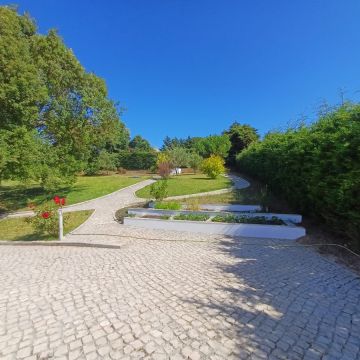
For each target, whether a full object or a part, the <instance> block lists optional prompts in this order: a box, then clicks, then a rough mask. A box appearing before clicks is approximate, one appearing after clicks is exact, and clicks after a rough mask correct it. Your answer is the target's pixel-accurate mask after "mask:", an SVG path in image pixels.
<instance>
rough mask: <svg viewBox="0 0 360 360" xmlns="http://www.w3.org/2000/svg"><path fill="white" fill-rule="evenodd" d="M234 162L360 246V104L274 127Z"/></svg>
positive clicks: (345, 106) (296, 206)
mask: <svg viewBox="0 0 360 360" xmlns="http://www.w3.org/2000/svg"><path fill="white" fill-rule="evenodd" d="M237 166H238V168H239V169H240V170H241V171H244V172H247V173H249V174H251V175H253V176H255V177H257V178H259V179H260V180H262V181H263V182H264V183H266V184H268V185H269V187H270V188H271V189H272V190H274V191H275V192H277V193H279V194H281V195H282V196H283V197H284V198H286V199H287V200H288V201H289V203H290V204H291V205H292V206H293V207H294V208H295V209H297V210H298V211H300V212H302V213H304V214H308V215H311V216H313V217H317V218H319V219H321V220H322V221H323V222H325V223H326V224H328V225H329V226H330V228H331V229H332V230H334V231H337V232H340V233H342V234H344V235H346V236H347V237H348V238H349V239H350V240H352V245H354V246H355V247H356V248H358V249H360V105H359V104H350V103H349V104H345V105H343V106H341V107H339V108H337V109H335V110H332V111H331V112H329V113H328V114H326V115H324V116H322V117H320V118H319V119H318V121H317V122H315V123H313V124H312V125H310V126H302V127H300V128H297V129H289V130H287V131H285V132H274V133H270V134H268V135H267V136H265V138H264V140H263V141H261V142H258V143H254V144H252V145H250V147H249V148H248V149H246V150H244V151H243V152H241V153H240V154H238V155H237Z"/></svg>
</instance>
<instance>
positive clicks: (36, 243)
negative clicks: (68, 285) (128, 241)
mask: <svg viewBox="0 0 360 360" xmlns="http://www.w3.org/2000/svg"><path fill="white" fill-rule="evenodd" d="M0 246H48V247H51V246H54V247H59V246H64V247H89V248H99V249H121V248H122V247H123V246H119V245H107V244H96V243H85V242H84V243H83V242H70V241H69V242H66V241H64V242H60V241H51V240H49V241H36V240H35V241H2V240H1V241H0Z"/></svg>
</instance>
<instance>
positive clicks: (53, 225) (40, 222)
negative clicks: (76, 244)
mask: <svg viewBox="0 0 360 360" xmlns="http://www.w3.org/2000/svg"><path fill="white" fill-rule="evenodd" d="M63 205H65V199H64V198H62V199H60V198H59V197H58V196H55V198H54V202H47V203H44V204H42V205H40V206H39V207H35V205H33V204H32V205H29V207H30V208H31V209H32V210H33V211H34V212H35V216H31V217H28V218H27V219H26V221H27V222H28V223H30V224H31V225H32V226H33V227H34V229H35V231H36V232H37V233H39V234H44V233H46V234H49V235H51V236H54V237H57V236H58V235H59V213H58V209H59V207H62V206H63ZM63 224H64V225H65V219H64V218H63Z"/></svg>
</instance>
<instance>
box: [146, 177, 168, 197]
mask: <svg viewBox="0 0 360 360" xmlns="http://www.w3.org/2000/svg"><path fill="white" fill-rule="evenodd" d="M167 189H168V183H167V180H159V181H157V182H155V183H153V184H151V186H150V195H151V196H152V197H154V198H155V200H163V199H165V198H166V197H167Z"/></svg>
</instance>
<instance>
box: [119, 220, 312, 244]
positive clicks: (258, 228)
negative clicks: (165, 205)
mask: <svg viewBox="0 0 360 360" xmlns="http://www.w3.org/2000/svg"><path fill="white" fill-rule="evenodd" d="M124 225H131V226H137V227H141V228H146V229H161V230H173V231H188V232H195V233H203V234H219V235H228V236H241V237H256V238H264V239H283V240H296V239H298V238H300V237H302V236H305V229H304V228H303V227H297V226H286V225H257V224H228V223H212V222H203V221H184V220H160V219H142V218H136V217H135V218H131V217H125V218H124Z"/></svg>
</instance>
